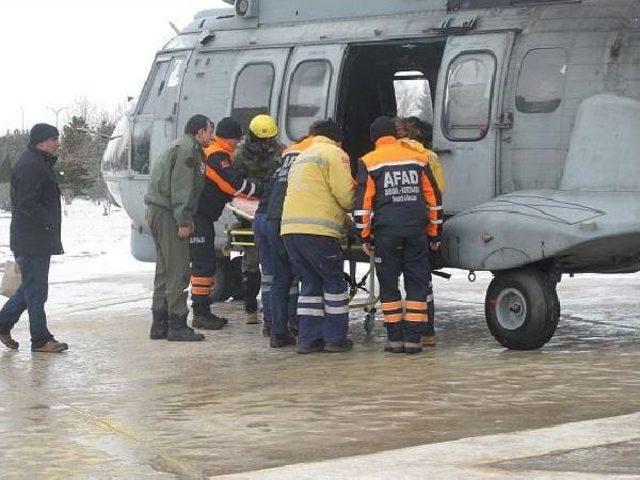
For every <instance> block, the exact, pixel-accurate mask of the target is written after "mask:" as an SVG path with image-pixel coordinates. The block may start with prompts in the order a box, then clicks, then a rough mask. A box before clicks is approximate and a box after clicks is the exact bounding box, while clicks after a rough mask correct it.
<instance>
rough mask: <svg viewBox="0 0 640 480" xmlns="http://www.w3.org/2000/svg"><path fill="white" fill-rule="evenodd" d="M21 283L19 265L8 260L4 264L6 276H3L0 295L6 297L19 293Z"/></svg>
mask: <svg viewBox="0 0 640 480" xmlns="http://www.w3.org/2000/svg"><path fill="white" fill-rule="evenodd" d="M21 283H22V275H21V274H20V267H18V264H17V263H15V262H12V261H11V260H7V261H6V262H5V264H4V275H2V282H1V283H0V294H2V295H4V296H5V297H10V296H12V295H13V294H14V293H16V292H17V291H18V288H20V284H21Z"/></svg>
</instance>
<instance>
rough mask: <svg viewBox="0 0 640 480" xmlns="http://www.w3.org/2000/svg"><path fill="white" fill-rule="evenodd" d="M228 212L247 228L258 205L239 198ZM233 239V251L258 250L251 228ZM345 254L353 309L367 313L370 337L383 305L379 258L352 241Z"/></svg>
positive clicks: (344, 247) (233, 231) (234, 231)
mask: <svg viewBox="0 0 640 480" xmlns="http://www.w3.org/2000/svg"><path fill="white" fill-rule="evenodd" d="M227 206H228V208H229V209H230V210H231V211H232V212H233V213H234V214H235V215H236V217H238V218H239V219H240V220H243V221H244V222H240V223H241V224H242V223H244V224H247V223H248V222H251V221H252V220H253V217H254V215H255V212H256V209H257V207H258V202H257V201H255V200H249V199H246V198H235V199H234V200H233V201H232V202H231V203H229V204H228V205H227ZM227 234H228V236H229V242H230V247H231V250H232V251H236V252H241V251H245V250H246V249H250V248H255V242H254V238H253V230H252V229H251V228H250V227H249V226H248V225H247V226H246V227H245V226H239V227H237V228H232V229H231V230H229V231H228V232H227ZM342 250H343V252H344V256H345V259H346V262H347V263H348V271H347V272H344V275H345V280H346V281H347V284H348V286H349V308H350V309H351V310H360V309H362V311H363V312H364V329H365V331H366V332H367V333H371V332H373V327H374V325H375V315H376V312H377V307H378V303H379V301H380V297H379V294H378V293H376V274H375V269H376V266H375V265H376V262H375V256H374V255H373V254H372V255H369V256H368V255H366V254H365V253H364V252H363V251H362V247H361V245H360V244H359V243H358V242H357V241H356V240H354V239H353V238H352V237H349V238H347V239H345V240H344V242H343V243H342ZM359 263H361V264H366V265H368V269H367V271H366V272H365V273H364V275H362V276H361V277H360V278H358V271H357V270H358V268H357V266H358V264H359ZM360 292H362V293H365V294H366V296H365V297H364V298H363V297H361V296H358V294H359V293H360Z"/></svg>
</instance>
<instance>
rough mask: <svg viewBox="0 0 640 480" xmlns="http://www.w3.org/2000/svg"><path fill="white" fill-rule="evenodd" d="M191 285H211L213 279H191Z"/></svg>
mask: <svg viewBox="0 0 640 480" xmlns="http://www.w3.org/2000/svg"><path fill="white" fill-rule="evenodd" d="M191 283H192V284H197V285H211V284H212V283H213V277H191Z"/></svg>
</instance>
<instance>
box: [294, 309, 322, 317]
mask: <svg viewBox="0 0 640 480" xmlns="http://www.w3.org/2000/svg"><path fill="white" fill-rule="evenodd" d="M297 313H298V315H306V316H308V317H324V310H316V309H315V308H299V309H298V312H297Z"/></svg>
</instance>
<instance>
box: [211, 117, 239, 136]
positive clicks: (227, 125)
mask: <svg viewBox="0 0 640 480" xmlns="http://www.w3.org/2000/svg"><path fill="white" fill-rule="evenodd" d="M216 137H220V138H228V139H239V138H241V137H242V127H241V126H240V124H239V123H238V122H236V121H235V120H234V119H233V118H231V117H225V118H223V119H222V120H220V121H219V122H218V126H217V127H216Z"/></svg>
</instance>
